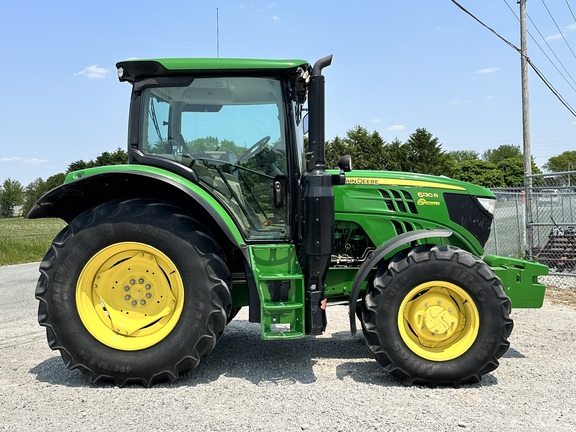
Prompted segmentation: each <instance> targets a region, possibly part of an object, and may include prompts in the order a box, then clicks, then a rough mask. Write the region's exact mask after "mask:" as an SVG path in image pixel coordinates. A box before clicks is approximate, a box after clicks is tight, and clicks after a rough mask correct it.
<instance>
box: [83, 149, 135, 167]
mask: <svg viewBox="0 0 576 432" xmlns="http://www.w3.org/2000/svg"><path fill="white" fill-rule="evenodd" d="M91 163H92V166H104V165H122V164H125V163H128V153H126V151H125V150H122V149H121V148H117V149H116V151H115V152H113V153H109V152H107V151H105V152H102V153H101V154H100V155H99V156H98V157H97V158H96V159H95V160H94V161H91Z"/></svg>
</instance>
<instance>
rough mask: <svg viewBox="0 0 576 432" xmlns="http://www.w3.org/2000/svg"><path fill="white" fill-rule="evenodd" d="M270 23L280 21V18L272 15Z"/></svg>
mask: <svg viewBox="0 0 576 432" xmlns="http://www.w3.org/2000/svg"><path fill="white" fill-rule="evenodd" d="M272 21H280V17H279V16H278V15H273V16H272Z"/></svg>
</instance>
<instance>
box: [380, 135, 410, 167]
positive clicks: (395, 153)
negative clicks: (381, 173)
mask: <svg viewBox="0 0 576 432" xmlns="http://www.w3.org/2000/svg"><path fill="white" fill-rule="evenodd" d="M405 166H406V148H405V147H404V145H403V144H402V142H401V141H400V140H399V139H398V138H395V139H394V140H393V141H392V142H391V143H390V144H385V145H384V169H387V170H389V171H405Z"/></svg>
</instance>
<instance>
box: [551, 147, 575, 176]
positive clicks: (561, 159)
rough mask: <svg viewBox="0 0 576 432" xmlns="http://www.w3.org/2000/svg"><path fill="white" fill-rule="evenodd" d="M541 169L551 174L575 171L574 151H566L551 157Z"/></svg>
mask: <svg viewBox="0 0 576 432" xmlns="http://www.w3.org/2000/svg"><path fill="white" fill-rule="evenodd" d="M543 168H544V169H545V170H546V171H553V172H562V171H574V170H576V150H568V151H565V152H564V153H561V154H559V155H558V156H552V157H551V158H550V159H548V162H546V163H545V164H544V166H543Z"/></svg>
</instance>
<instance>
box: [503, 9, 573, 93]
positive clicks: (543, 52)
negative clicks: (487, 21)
mask: <svg viewBox="0 0 576 432" xmlns="http://www.w3.org/2000/svg"><path fill="white" fill-rule="evenodd" d="M504 3H506V6H508V9H510V12H512V15H514V16H515V17H516V19H517V20H518V21H520V18H519V17H518V15H516V12H514V9H512V7H511V6H510V5H509V4H508V2H507V1H506V0H504ZM526 15H527V16H528V19H529V20H530V22H531V23H532V25H533V26H534V28H535V29H536V31H537V32H538V34H539V35H540V37H541V38H542V40H543V41H544V43H546V45H547V46H548V49H549V50H550V52H551V53H552V54H553V55H554V57H556V60H558V63H560V66H562V69H564V71H565V72H566V74H567V75H568V76H569V77H570V79H571V80H572V82H573V83H574V84H576V81H575V80H574V78H573V77H572V75H570V72H568V69H566V66H564V63H562V60H560V58H559V57H558V56H557V55H556V52H554V50H553V49H552V47H551V46H550V44H549V43H548V41H547V40H546V38H545V37H544V35H542V32H541V31H540V29H539V28H538V26H537V25H536V23H535V22H534V21H533V20H532V18H531V17H530V15H528V14H526ZM528 34H529V35H530V38H532V41H534V43H535V44H536V46H537V47H538V48H539V49H540V51H542V54H544V56H545V57H546V58H547V59H548V61H549V62H550V64H551V65H552V66H553V67H554V69H556V71H557V72H558V73H559V74H560V76H561V77H562V78H564V81H566V83H567V84H568V85H569V86H570V87H571V88H572V90H574V91H576V88H575V87H574V86H573V85H572V84H571V83H570V81H568V79H567V78H566V77H565V76H564V74H563V73H562V72H560V70H559V69H558V66H556V64H555V63H554V62H553V61H552V59H551V58H550V57H549V56H548V54H546V51H544V49H543V48H542V47H541V46H540V44H539V43H538V41H537V40H536V38H535V37H534V36H532V33H530V32H528Z"/></svg>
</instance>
